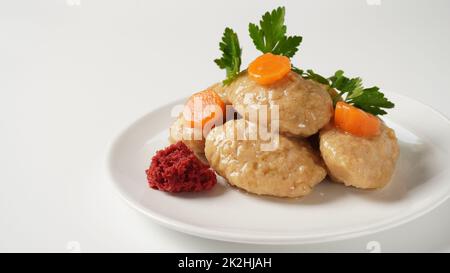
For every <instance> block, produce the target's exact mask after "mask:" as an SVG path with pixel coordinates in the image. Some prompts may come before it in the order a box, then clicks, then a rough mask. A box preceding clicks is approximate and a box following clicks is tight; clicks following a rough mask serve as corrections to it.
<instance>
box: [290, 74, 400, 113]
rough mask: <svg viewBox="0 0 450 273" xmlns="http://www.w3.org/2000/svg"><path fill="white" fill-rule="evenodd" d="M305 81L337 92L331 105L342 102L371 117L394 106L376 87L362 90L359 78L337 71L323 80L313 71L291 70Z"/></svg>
mask: <svg viewBox="0 0 450 273" xmlns="http://www.w3.org/2000/svg"><path fill="white" fill-rule="evenodd" d="M292 70H293V71H294V72H296V73H298V74H299V75H300V76H302V77H303V78H305V79H310V80H314V81H316V82H319V83H321V84H325V85H328V86H329V88H330V89H335V90H337V91H338V93H337V94H335V95H333V94H332V93H331V95H332V99H333V103H334V105H335V104H336V102H337V101H340V100H343V101H344V102H346V103H349V104H352V105H354V106H355V107H358V108H360V109H362V110H364V111H366V112H368V113H371V114H373V115H384V114H386V111H384V110H383V109H382V108H385V109H388V108H393V107H394V106H395V105H394V103H392V102H391V101H389V100H388V99H387V98H386V97H384V94H383V93H381V92H380V91H379V90H380V88H378V87H377V86H373V87H370V88H364V87H363V84H362V79H361V78H348V77H346V76H344V71H342V70H338V71H336V72H335V73H334V75H333V76H331V77H329V78H325V77H323V76H321V75H319V74H317V73H315V72H314V71H313V70H307V71H303V70H301V69H298V68H295V67H294V68H293V69H292Z"/></svg>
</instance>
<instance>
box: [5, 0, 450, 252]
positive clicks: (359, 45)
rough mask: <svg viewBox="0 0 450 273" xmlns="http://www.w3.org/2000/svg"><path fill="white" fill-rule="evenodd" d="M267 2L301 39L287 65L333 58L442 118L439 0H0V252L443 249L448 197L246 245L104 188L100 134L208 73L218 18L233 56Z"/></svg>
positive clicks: (327, 68)
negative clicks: (343, 235) (415, 209)
mask: <svg viewBox="0 0 450 273" xmlns="http://www.w3.org/2000/svg"><path fill="white" fill-rule="evenodd" d="M270 2H272V3H270ZM281 4H282V5H285V6H286V8H287V24H288V32H289V33H292V34H301V35H302V36H303V37H304V40H303V44H302V46H301V50H300V51H299V53H298V54H297V55H296V56H295V58H294V62H295V64H297V65H298V66H300V67H305V68H314V69H317V70H318V71H320V72H322V73H323V74H330V73H331V72H333V71H335V70H337V69H340V68H342V69H344V70H345V71H346V72H347V73H348V74H349V75H354V76H361V77H362V78H363V79H365V82H366V83H367V85H370V84H378V85H380V86H381V87H382V88H383V89H385V90H389V91H394V92H398V93H401V94H404V95H407V96H410V97H413V98H415V99H418V100H420V101H422V102H424V103H426V104H429V105H431V106H432V107H434V108H436V109H438V110H439V111H440V112H442V113H443V114H444V115H446V116H450V108H449V107H448V104H449V99H450V88H449V86H450V76H449V75H450V50H449V49H450V29H449V27H450V1H445V0H443V1H437V0H436V1H425V0H423V1H407V0H401V1H396V0H390V1H389V0H381V1H380V0H367V1H366V0H346V1H333V0H330V1H323V0H321V1H257V0H253V1H232V0H227V1H206V0H205V1H168V0H165V1H143V0H141V1H137V0H136V1H130V0H128V1H125V0H123V1H111V0H109V1H108V0H52V1H50V0H47V1H32V0H29V1H24V0H14V1H13V0H10V1H7V0H2V1H0V94H1V97H0V187H1V189H0V251H20V252H22V251H56V252H66V251H71V250H75V251H77V250H80V251H83V252H91V251H126V252H128V251H145V252H155V251H163V252H172V251H186V252H198V251H207V252H209V251H214V252H217V251H232V252H234V251H242V252H247V251H295V252H298V251H300V252H307V251H358V252H367V251H368V250H367V249H366V246H367V244H368V242H370V241H376V242H379V245H380V246H381V250H382V251H450V232H449V230H450V216H449V215H450V202H447V203H445V204H444V205H442V206H440V207H439V208H437V209H436V210H434V211H432V212H431V213H429V214H427V215H425V216H423V217H421V218H419V219H417V220H415V221H413V222H410V223H408V224H406V225H403V226H401V227H398V228H395V229H392V230H389V231H385V232H381V233H377V234H373V235H370V236H366V237H361V238H357V239H352V240H346V241H340V242H332V243H323V244H312V245H299V246H256V245H243V244H235V243H225V242H217V241H212V240H206V239H200V238H196V237H192V236H189V235H185V234H182V233H178V232H175V231H171V230H168V229H166V228H163V227H160V226H159V225H157V224H155V223H153V222H152V221H151V220H150V219H147V218H146V217H145V216H143V215H141V214H139V213H138V212H136V211H134V210H133V209H132V208H130V207H128V206H127V205H126V204H125V202H124V201H122V199H121V198H120V197H119V196H118V195H117V194H116V192H115V189H114V188H113V187H112V184H111V183H110V181H108V179H107V178H106V176H105V167H104V164H105V157H106V152H107V147H108V144H109V143H110V141H111V140H112V138H113V137H114V136H115V135H116V134H117V133H118V132H120V131H121V130H122V129H123V128H124V127H126V126H127V125H128V124H129V123H130V122H132V121H134V120H135V119H136V118H138V117H140V116H141V115H143V114H145V113H147V112H149V111H150V110H152V109H155V108H156V107H158V106H161V105H164V104H166V103H168V102H170V101H172V100H174V99H177V98H182V97H185V96H187V95H189V94H191V93H192V92H194V91H199V90H201V89H202V88H205V87H206V86H208V85H210V84H211V83H213V82H216V81H219V80H220V79H222V78H223V72H222V71H220V70H219V69H218V68H217V67H216V65H215V64H214V63H213V59H214V58H215V57H217V56H219V51H218V41H219V39H220V36H221V33H222V31H223V29H224V27H225V26H230V27H233V28H234V29H235V30H236V31H237V32H238V33H239V35H240V38H241V45H242V47H243V48H244V59H243V63H244V65H245V64H247V63H248V62H249V61H250V60H251V59H253V58H254V57H255V56H256V55H257V52H256V50H255V49H254V47H253V45H252V44H251V42H250V40H249V38H248V35H247V30H246V29H247V24H248V22H250V21H252V22H255V21H257V20H258V19H259V17H260V15H261V14H262V13H263V12H264V11H266V10H269V9H272V8H274V7H276V6H277V5H281ZM418 122H421V121H418ZM423 122H426V120H424V121H423ZM449 182H450V181H449Z"/></svg>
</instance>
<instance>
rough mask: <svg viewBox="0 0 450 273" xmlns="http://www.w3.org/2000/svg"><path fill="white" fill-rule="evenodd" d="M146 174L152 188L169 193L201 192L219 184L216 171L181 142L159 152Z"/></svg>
mask: <svg viewBox="0 0 450 273" xmlns="http://www.w3.org/2000/svg"><path fill="white" fill-rule="evenodd" d="M145 172H146V173H147V180H148V184H149V186H150V187H151V188H153V189H157V190H161V191H167V192H199V191H204V190H209V189H211V188H212V187H214V185H215V184H216V183H217V178H216V174H215V173H214V171H213V170H211V169H210V168H209V166H208V165H206V164H204V163H202V162H201V161H200V160H199V159H198V158H197V157H196V156H195V154H194V153H193V152H192V151H191V150H190V149H189V148H188V147H187V146H186V145H185V144H184V143H183V142H181V141H179V142H177V143H175V144H173V145H170V146H169V147H167V148H165V149H164V150H161V151H158V152H157V153H156V155H155V156H154V157H153V158H152V163H151V165H150V168H149V169H148V170H146V171H145Z"/></svg>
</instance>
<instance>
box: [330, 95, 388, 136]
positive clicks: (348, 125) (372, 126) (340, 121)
mask: <svg viewBox="0 0 450 273" xmlns="http://www.w3.org/2000/svg"><path fill="white" fill-rule="evenodd" d="M380 123H381V122H380V120H379V119H378V118H377V117H375V116H374V115H372V114H369V113H367V112H364V111H363V110H361V109H359V108H356V107H354V106H352V105H350V104H348V103H345V102H343V101H339V102H337V103H336V109H335V111H334V124H335V125H336V127H338V128H340V129H342V130H344V131H346V132H349V133H351V134H353V135H356V136H360V137H373V136H376V135H378V134H379V133H380Z"/></svg>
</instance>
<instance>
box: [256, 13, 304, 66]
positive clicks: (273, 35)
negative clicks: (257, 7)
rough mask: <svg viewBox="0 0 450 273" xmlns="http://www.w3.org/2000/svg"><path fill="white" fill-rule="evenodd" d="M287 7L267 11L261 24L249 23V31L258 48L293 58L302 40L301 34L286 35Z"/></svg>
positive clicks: (264, 51)
mask: <svg viewBox="0 0 450 273" xmlns="http://www.w3.org/2000/svg"><path fill="white" fill-rule="evenodd" d="M284 15H285V8H284V7H279V8H277V9H274V10H273V11H272V12H266V13H265V14H264V15H263V17H262V19H261V21H259V26H258V25H256V24H253V23H250V24H249V25H248V31H249V33H250V37H251V38H252V40H253V43H254V44H255V46H256V49H258V50H259V51H261V52H262V53H269V52H270V53H273V54H276V55H283V56H286V57H289V58H292V57H293V56H294V55H295V53H296V52H297V50H298V47H299V45H300V43H301V42H302V37H301V36H286V30H287V28H286V25H285V24H284Z"/></svg>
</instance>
